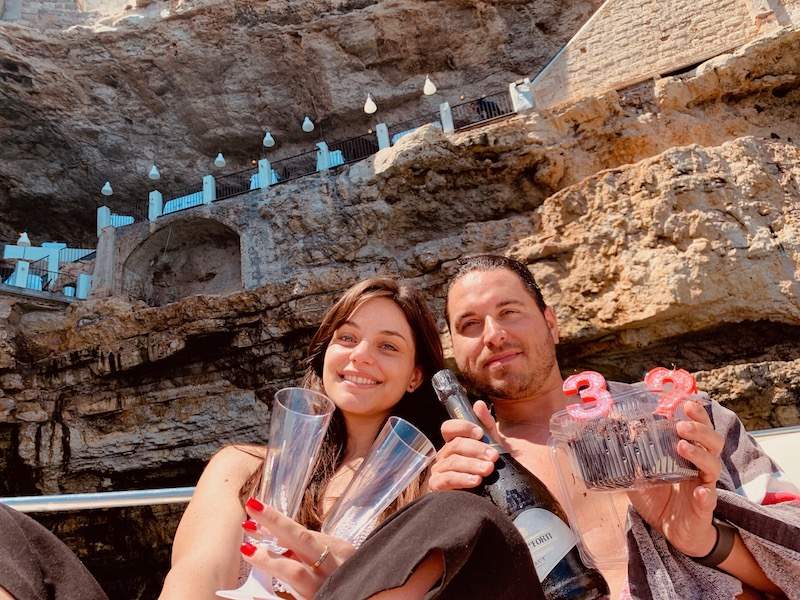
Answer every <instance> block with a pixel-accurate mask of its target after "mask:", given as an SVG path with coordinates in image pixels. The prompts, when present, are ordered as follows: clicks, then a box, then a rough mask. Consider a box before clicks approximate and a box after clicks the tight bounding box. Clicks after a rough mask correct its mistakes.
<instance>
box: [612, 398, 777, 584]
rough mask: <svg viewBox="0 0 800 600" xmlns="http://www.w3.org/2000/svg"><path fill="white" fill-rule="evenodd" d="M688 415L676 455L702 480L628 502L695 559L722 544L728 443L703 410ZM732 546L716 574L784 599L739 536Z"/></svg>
mask: <svg viewBox="0 0 800 600" xmlns="http://www.w3.org/2000/svg"><path fill="white" fill-rule="evenodd" d="M684 412H685V414H686V417H687V419H686V420H685V421H681V422H679V423H677V425H676V431H677V433H678V435H679V436H680V438H681V440H680V441H679V442H678V445H677V452H678V454H679V455H680V456H682V457H683V458H685V459H686V460H688V461H689V462H691V463H692V464H693V465H695V467H697V469H698V472H699V473H698V478H697V479H696V480H690V481H684V482H682V483H680V484H676V485H672V486H656V487H652V488H647V489H644V490H640V491H639V490H637V491H630V492H629V493H628V497H629V498H630V500H631V503H632V504H633V507H634V508H635V509H636V511H637V512H638V513H639V515H640V516H641V517H642V518H643V519H644V520H645V521H646V522H647V523H648V524H649V525H650V526H651V527H653V528H654V529H655V530H656V531H658V532H659V533H660V534H661V535H663V536H664V538H665V539H666V540H667V541H668V542H669V543H670V545H671V546H672V547H673V548H675V549H676V550H677V551H679V552H681V553H683V554H685V555H686V556H688V557H689V558H693V559H695V558H699V557H703V556H706V555H708V554H709V553H711V551H712V549H713V548H715V547H716V545H717V542H718V530H717V526H715V525H714V523H713V518H714V511H715V509H716V507H717V482H718V480H719V478H720V473H721V472H722V469H723V461H722V458H721V456H722V452H723V448H724V446H725V439H726V438H725V436H723V435H722V434H721V433H720V432H718V431H716V430H715V428H714V425H713V424H712V422H711V418H710V416H709V414H708V412H706V409H705V408H704V407H703V406H702V405H700V404H698V403H697V402H693V401H689V402H686V403H685V404H684ZM719 535H720V536H721V534H719ZM719 539H721V537H720V538H719ZM733 542H734V543H733V547H732V548H731V550H730V553H729V554H728V556H727V557H721V558H722V561H721V562H719V563H718V564H716V565H714V566H715V568H717V569H720V570H722V571H725V572H727V573H728V574H730V575H732V576H734V577H736V578H737V579H738V580H740V581H742V582H743V583H745V584H747V585H749V586H751V587H753V588H755V589H756V590H759V591H762V592H767V593H772V594H780V593H782V592H781V589H780V588H779V587H778V586H777V585H776V584H775V583H773V582H772V581H771V580H770V579H769V577H768V576H767V575H766V573H765V572H764V570H763V569H762V568H761V566H760V565H759V564H758V561H757V560H756V558H755V557H754V556H753V555H752V553H751V552H750V550H749V549H748V548H747V546H745V544H744V542H743V541H742V539H741V536H740V535H739V533H738V532H737V533H735V535H734V539H733Z"/></svg>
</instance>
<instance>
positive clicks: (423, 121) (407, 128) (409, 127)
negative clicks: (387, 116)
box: [387, 112, 442, 146]
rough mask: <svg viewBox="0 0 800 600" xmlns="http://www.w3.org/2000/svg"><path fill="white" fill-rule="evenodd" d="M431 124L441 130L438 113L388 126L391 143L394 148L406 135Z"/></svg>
mask: <svg viewBox="0 0 800 600" xmlns="http://www.w3.org/2000/svg"><path fill="white" fill-rule="evenodd" d="M431 123H433V124H434V125H435V126H436V127H439V128H441V126H442V123H441V121H440V120H439V113H438V112H435V113H428V114H425V115H420V116H418V117H414V118H413V119H408V120H407V121H401V122H399V123H395V124H393V125H387V128H388V129H389V142H390V143H391V145H392V146H394V145H395V143H396V142H397V141H398V140H399V139H400V138H401V137H403V136H404V135H407V134H409V133H411V132H412V131H414V130H416V129H419V128H420V127H422V126H423V125H429V124H431Z"/></svg>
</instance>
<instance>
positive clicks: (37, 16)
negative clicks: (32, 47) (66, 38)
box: [0, 0, 85, 29]
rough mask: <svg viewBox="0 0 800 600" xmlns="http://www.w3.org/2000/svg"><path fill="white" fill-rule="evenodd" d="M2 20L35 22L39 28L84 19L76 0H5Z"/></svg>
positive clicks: (65, 24)
mask: <svg viewBox="0 0 800 600" xmlns="http://www.w3.org/2000/svg"><path fill="white" fill-rule="evenodd" d="M6 4H7V6H6V11H5V13H3V14H2V15H0V16H2V19H3V20H9V21H22V22H27V23H31V24H35V25H36V27H37V28H39V29H47V28H49V27H68V26H70V25H75V24H77V23H80V22H82V21H83V20H84V16H85V15H84V14H83V13H82V12H81V10H80V7H79V6H78V4H77V0H6Z"/></svg>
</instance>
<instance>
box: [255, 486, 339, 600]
mask: <svg viewBox="0 0 800 600" xmlns="http://www.w3.org/2000/svg"><path fill="white" fill-rule="evenodd" d="M246 509H247V513H248V514H249V515H250V518H251V519H252V520H253V521H254V522H255V523H257V524H258V525H259V526H260V527H262V528H264V529H265V530H267V531H268V532H269V533H270V534H272V535H273V536H275V537H276V538H277V541H278V544H279V545H280V546H283V547H284V548H288V549H289V550H288V551H287V552H286V553H284V554H283V555H279V554H274V553H272V552H270V551H269V550H267V549H266V548H263V547H262V548H259V547H256V546H254V545H252V544H248V543H245V544H242V549H241V551H242V554H243V555H244V559H245V560H246V561H247V562H248V563H250V564H251V565H253V566H254V567H256V568H257V569H263V570H264V571H266V572H268V573H269V574H270V575H272V576H274V577H276V578H277V579H279V580H280V581H282V582H284V583H286V584H287V585H288V586H290V587H291V588H292V589H293V590H294V591H295V592H297V593H298V594H300V596H302V597H303V598H313V597H314V595H315V594H316V593H317V591H318V590H319V588H320V587H322V584H323V583H324V582H325V580H326V579H327V578H328V577H330V576H331V575H332V574H333V572H334V571H336V569H338V568H339V566H340V565H341V564H342V563H343V562H344V561H346V560H347V559H348V558H350V556H352V555H353V553H354V552H355V548H354V547H353V546H352V544H350V543H349V542H346V541H345V540H342V539H339V538H335V537H331V536H329V535H325V534H323V533H318V532H316V531H310V530H308V529H306V528H305V527H303V526H302V525H300V524H299V523H295V522H294V521H293V520H292V519H290V518H288V517H286V516H284V515H282V514H280V513H279V512H278V511H276V510H274V509H272V508H270V507H269V506H264V505H263V504H262V503H261V502H259V501H258V500H256V499H255V498H250V499H249V500H248V501H247V505H246Z"/></svg>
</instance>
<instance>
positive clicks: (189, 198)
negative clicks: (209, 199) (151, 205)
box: [161, 185, 203, 215]
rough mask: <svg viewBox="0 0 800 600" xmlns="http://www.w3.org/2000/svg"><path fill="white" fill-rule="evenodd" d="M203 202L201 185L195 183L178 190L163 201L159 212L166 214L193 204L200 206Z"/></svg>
mask: <svg viewBox="0 0 800 600" xmlns="http://www.w3.org/2000/svg"><path fill="white" fill-rule="evenodd" d="M202 203H203V186H202V185H199V186H198V185H196V186H193V187H189V188H186V189H183V190H181V191H179V192H178V193H176V194H174V195H173V196H172V197H171V198H170V199H169V200H167V201H166V202H164V206H163V207H162V210H161V214H164V215H168V214H169V213H174V212H178V211H180V210H186V209H187V208H192V207H193V206H200V205H201V204H202Z"/></svg>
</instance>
